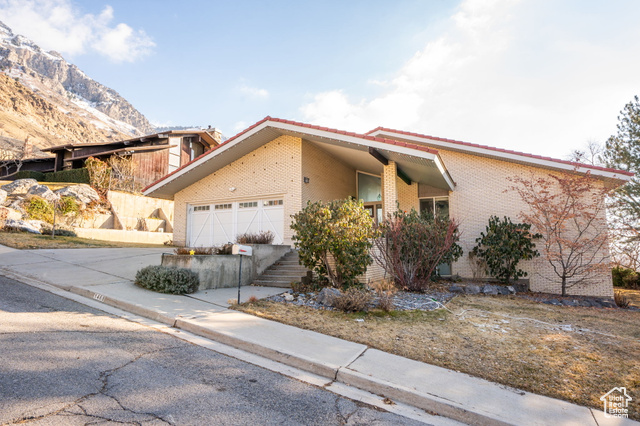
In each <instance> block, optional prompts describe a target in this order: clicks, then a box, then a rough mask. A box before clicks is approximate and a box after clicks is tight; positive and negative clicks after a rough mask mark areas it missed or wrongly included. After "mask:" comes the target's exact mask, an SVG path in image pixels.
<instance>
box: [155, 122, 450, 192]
mask: <svg viewBox="0 0 640 426" xmlns="http://www.w3.org/2000/svg"><path fill="white" fill-rule="evenodd" d="M267 121H272V122H275V123H283V124H291V125H294V126H299V127H305V128H308V129H313V130H320V131H323V132H329V133H335V134H338V135H344V136H351V137H355V138H360V139H365V140H370V141H374V142H380V143H384V144H388V145H396V146H401V147H407V148H411V149H415V150H417V151H423V152H428V153H429V154H434V155H438V151H437V150H435V149H433V148H428V147H426V146H421V145H416V144H412V143H406V142H401V141H395V140H393V139H386V138H380V137H376V136H370V135H364V134H361V133H353V132H346V131H344V130H337V129H330V128H328V127H321V126H316V125H313V124H307V123H300V122H297V121H291V120H284V119H281V118H272V117H269V116H266V117H265V118H263V119H262V120H260V121H258V122H257V123H255V124H254V125H252V126H251V127H248V128H246V129H245V130H243V131H242V132H240V133H238V134H237V135H235V136H233V137H231V138H229V139H227V140H226V141H224V142H223V143H221V144H220V145H216V146H214V147H213V148H211V149H210V150H208V151H207V152H205V153H204V154H202V155H200V156H198V157H196V158H194V159H193V160H191V161H189V162H188V163H186V164H185V165H183V166H181V167H179V168H177V169H176V170H174V171H173V172H171V173H169V174H167V175H165V176H163V177H161V178H160V179H158V180H157V181H155V182H153V183H152V184H150V185H148V186H147V187H145V188H144V189H143V190H142V191H143V192H144V191H146V190H147V189H149V188H151V187H152V186H155V185H157V184H159V183H160V182H162V181H164V180H166V179H168V178H169V177H171V176H172V175H174V174H176V173H178V172H179V171H181V170H182V169H184V168H185V167H187V166H189V165H191V164H193V163H194V162H196V161H198V160H200V159H201V158H202V157H205V156H207V155H209V154H211V153H212V152H214V151H215V150H217V149H218V148H220V147H223V146H225V145H227V144H229V143H231V142H232V141H234V140H236V139H238V138H239V137H240V136H242V135H244V134H245V133H247V132H249V131H250V130H252V129H254V128H256V127H258V126H260V125H261V124H263V123H265V122H267Z"/></svg>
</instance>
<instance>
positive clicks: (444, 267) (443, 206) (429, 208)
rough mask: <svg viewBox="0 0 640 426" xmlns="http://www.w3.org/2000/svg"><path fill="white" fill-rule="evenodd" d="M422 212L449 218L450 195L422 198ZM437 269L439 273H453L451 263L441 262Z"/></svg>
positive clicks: (447, 274)
mask: <svg viewBox="0 0 640 426" xmlns="http://www.w3.org/2000/svg"><path fill="white" fill-rule="evenodd" d="M422 212H427V213H429V214H431V215H438V216H439V217H442V218H445V219H449V197H435V198H421V199H420V213H422ZM436 271H437V273H438V275H441V276H449V275H451V264H449V263H441V264H440V265H438V266H437V268H436Z"/></svg>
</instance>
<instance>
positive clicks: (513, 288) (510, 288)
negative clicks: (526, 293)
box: [507, 285, 516, 294]
mask: <svg viewBox="0 0 640 426" xmlns="http://www.w3.org/2000/svg"><path fill="white" fill-rule="evenodd" d="M507 290H509V294H516V288H515V287H514V286H512V285H510V286H508V287H507Z"/></svg>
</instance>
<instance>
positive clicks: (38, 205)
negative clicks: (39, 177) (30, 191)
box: [25, 197, 53, 223]
mask: <svg viewBox="0 0 640 426" xmlns="http://www.w3.org/2000/svg"><path fill="white" fill-rule="evenodd" d="M25 210H26V212H27V214H28V215H29V218H30V219H35V220H42V221H44V222H47V223H53V206H52V205H51V204H49V202H48V201H47V200H45V199H44V198H40V197H33V198H31V199H30V200H29V201H28V202H27V204H26V208H25Z"/></svg>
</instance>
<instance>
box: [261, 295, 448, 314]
mask: <svg viewBox="0 0 640 426" xmlns="http://www.w3.org/2000/svg"><path fill="white" fill-rule="evenodd" d="M285 295H292V296H293V300H292V301H287V300H285ZM372 295H374V298H373V303H372V304H371V307H372V308H375V307H376V306H377V304H378V298H377V297H376V296H375V293H374V292H372ZM454 296H455V294H454V293H450V292H441V291H433V292H429V293H410V292H406V291H398V292H396V293H395V294H394V295H393V304H394V306H395V309H396V310H397V311H414V310H421V311H433V310H434V309H438V308H439V307H441V304H444V303H447V302H448V301H449V300H451V299H452V298H453V297H454ZM317 297H318V292H312V293H293V291H292V290H289V291H286V292H284V293H282V294H278V295H275V296H271V297H268V298H267V299H266V300H271V301H273V302H280V303H290V304H292V305H297V306H306V307H309V308H313V309H325V310H334V308H332V307H330V306H325V305H323V304H321V303H320V302H318V300H317ZM433 299H435V300H437V302H435V301H434V300H433Z"/></svg>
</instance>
